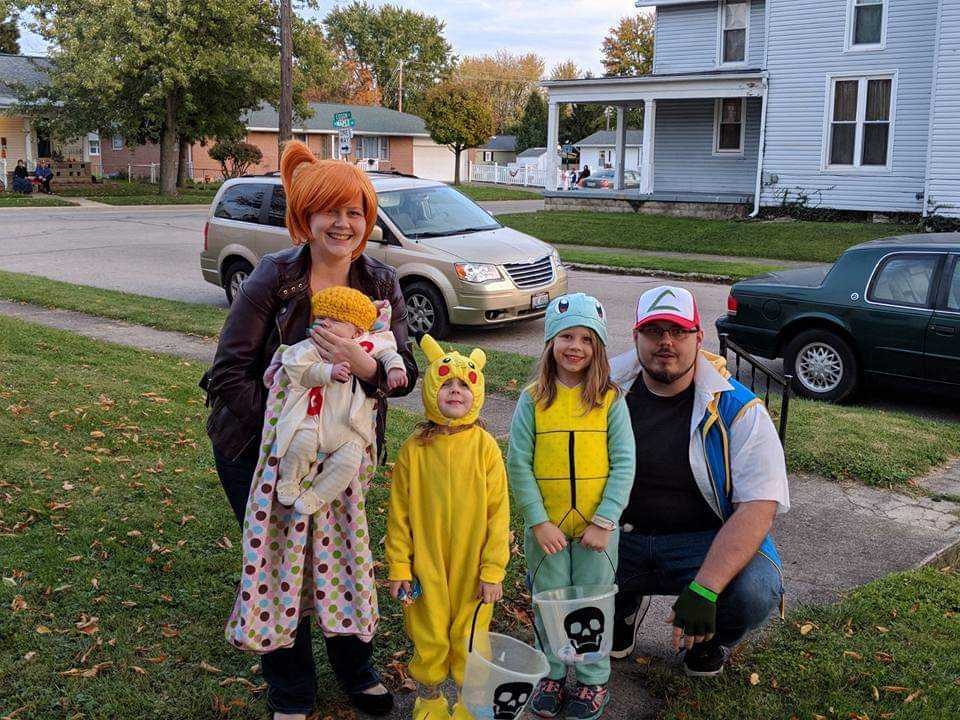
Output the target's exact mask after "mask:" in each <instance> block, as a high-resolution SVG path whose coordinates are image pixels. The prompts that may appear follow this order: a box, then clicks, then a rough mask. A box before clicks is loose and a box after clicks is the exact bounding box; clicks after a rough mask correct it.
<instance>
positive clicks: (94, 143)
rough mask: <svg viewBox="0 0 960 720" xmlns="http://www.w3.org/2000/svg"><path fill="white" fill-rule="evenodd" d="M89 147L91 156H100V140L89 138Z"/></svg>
mask: <svg viewBox="0 0 960 720" xmlns="http://www.w3.org/2000/svg"><path fill="white" fill-rule="evenodd" d="M87 145H88V146H89V148H90V155H91V156H93V155H99V154H100V138H87Z"/></svg>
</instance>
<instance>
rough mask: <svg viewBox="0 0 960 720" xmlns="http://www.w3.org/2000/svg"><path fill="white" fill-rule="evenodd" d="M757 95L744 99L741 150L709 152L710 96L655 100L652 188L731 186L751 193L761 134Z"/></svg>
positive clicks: (725, 188)
mask: <svg viewBox="0 0 960 720" xmlns="http://www.w3.org/2000/svg"><path fill="white" fill-rule="evenodd" d="M760 110H761V100H760V99H759V98H748V99H747V127H746V129H745V134H746V135H745V138H744V153H743V154H742V155H714V154H713V120H714V101H713V100H661V101H658V102H657V125H656V129H655V130H656V134H655V137H654V160H653V162H654V176H653V191H654V192H671V191H676V192H684V191H686V192H705V193H717V192H724V193H727V192H730V193H743V194H745V195H753V194H754V190H755V188H756V178H757V148H758V146H759V139H760Z"/></svg>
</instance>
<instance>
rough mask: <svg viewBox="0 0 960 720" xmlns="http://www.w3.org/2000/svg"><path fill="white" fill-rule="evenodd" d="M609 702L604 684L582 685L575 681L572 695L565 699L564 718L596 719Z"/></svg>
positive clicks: (571, 719)
mask: <svg viewBox="0 0 960 720" xmlns="http://www.w3.org/2000/svg"><path fill="white" fill-rule="evenodd" d="M608 702H610V692H609V691H608V690H607V686H606V685H583V684H581V683H577V687H576V689H575V690H574V691H573V695H572V696H571V697H570V699H569V700H568V701H567V712H566V714H565V715H564V718H566V720H596V719H597V718H598V717H600V716H601V715H603V710H604V708H606V707H607V703H608Z"/></svg>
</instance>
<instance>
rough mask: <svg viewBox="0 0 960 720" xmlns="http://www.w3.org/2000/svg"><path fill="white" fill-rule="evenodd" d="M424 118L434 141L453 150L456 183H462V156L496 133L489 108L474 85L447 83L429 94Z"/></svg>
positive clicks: (454, 180)
mask: <svg viewBox="0 0 960 720" xmlns="http://www.w3.org/2000/svg"><path fill="white" fill-rule="evenodd" d="M423 120H424V123H425V124H426V126H427V132H429V133H430V137H431V138H433V141H434V142H435V143H437V144H438V145H446V146H447V147H449V148H450V149H451V150H453V154H454V156H455V158H456V165H455V166H454V171H453V182H454V184H455V185H459V184H460V155H461V154H462V153H463V151H464V150H466V149H467V148H472V147H478V146H480V145H483V144H484V143H485V142H487V140H489V139H490V136H491V135H492V134H493V116H492V115H491V113H490V107H489V106H488V104H487V102H486V100H485V99H484V98H483V97H482V96H481V95H480V94H479V93H478V92H477V91H476V90H474V89H473V88H470V87H467V86H465V85H461V84H458V83H454V82H446V83H442V84H440V85H437V86H436V87H434V88H433V89H432V90H430V91H429V92H428V93H427V97H426V100H425V103H424V110H423Z"/></svg>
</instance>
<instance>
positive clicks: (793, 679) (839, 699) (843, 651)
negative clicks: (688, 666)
mask: <svg viewBox="0 0 960 720" xmlns="http://www.w3.org/2000/svg"><path fill="white" fill-rule="evenodd" d="M640 682H641V683H643V684H644V685H645V686H646V687H647V688H648V689H651V690H652V692H653V693H654V694H655V695H656V696H657V697H659V698H660V699H661V700H663V702H664V703H665V707H664V709H663V711H662V712H661V713H660V716H659V717H660V718H663V719H664V720H666V719H668V718H669V719H671V720H695V719H696V718H710V720H747V719H749V720H754V719H756V720H760V719H764V720H766V719H767V718H777V719H778V720H779V719H780V718H782V719H783V720H788V719H790V718H796V719H797V720H800V719H801V718H802V719H803V720H841V719H844V720H868V719H869V720H879V719H885V718H896V720H955V718H957V717H958V713H960V574H958V573H957V572H956V571H951V570H936V569H934V568H924V569H922V570H915V571H912V572H907V573H902V574H897V575H891V576H889V577H886V578H883V579H881V580H878V581H876V582H872V583H870V584H869V585H866V586H864V587H862V588H860V589H858V590H855V591H854V592H852V593H851V594H850V596H849V597H847V598H846V599H844V600H843V601H842V602H840V603H839V604H837V605H830V606H827V607H805V608H799V609H797V610H796V611H794V612H791V613H790V615H789V616H788V617H787V621H786V622H785V623H777V624H776V625H775V626H774V628H773V629H772V631H771V632H770V633H769V635H768V636H767V637H766V638H765V639H764V640H762V641H760V642H758V643H757V644H756V645H755V646H754V647H752V648H749V647H748V648H745V649H744V651H743V652H742V653H738V654H737V655H735V657H734V661H733V664H732V666H731V667H730V668H728V672H726V673H725V674H724V675H722V676H720V677H719V678H717V679H710V680H703V681H699V682H694V681H691V680H687V679H686V678H683V677H682V676H680V675H678V674H677V673H675V672H673V671H672V670H670V669H668V668H665V667H664V666H663V664H662V663H661V662H659V661H653V662H650V663H649V665H648V668H647V672H644V673H642V674H641V676H640ZM614 702H615V701H614Z"/></svg>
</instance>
